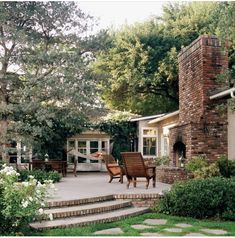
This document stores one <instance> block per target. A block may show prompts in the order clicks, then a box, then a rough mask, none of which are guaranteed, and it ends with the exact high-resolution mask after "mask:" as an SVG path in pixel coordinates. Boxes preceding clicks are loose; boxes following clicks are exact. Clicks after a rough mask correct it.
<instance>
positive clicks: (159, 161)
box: [155, 156, 170, 166]
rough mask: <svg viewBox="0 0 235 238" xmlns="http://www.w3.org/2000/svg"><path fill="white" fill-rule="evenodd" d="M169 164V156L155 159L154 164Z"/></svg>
mask: <svg viewBox="0 0 235 238" xmlns="http://www.w3.org/2000/svg"><path fill="white" fill-rule="evenodd" d="M169 163H170V157H169V156H161V157H157V158H156V159H155V164H156V165H157V166H161V165H169Z"/></svg>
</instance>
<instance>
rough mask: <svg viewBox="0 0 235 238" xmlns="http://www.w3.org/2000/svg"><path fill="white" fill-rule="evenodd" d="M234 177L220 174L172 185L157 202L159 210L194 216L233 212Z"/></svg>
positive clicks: (213, 215)
mask: <svg viewBox="0 0 235 238" xmlns="http://www.w3.org/2000/svg"><path fill="white" fill-rule="evenodd" d="M234 208H235V180H234V179H226V178H222V177H213V178H206V179H195V180H189V181H186V182H183V183H182V182H181V183H177V184H174V185H173V186H172V188H171V190H170V191H169V192H166V193H165V194H164V197H163V198H162V200H161V201H160V203H159V205H158V208H157V209H158V211H160V212H163V213H166V214H172V215H179V216H189V217H194V218H207V217H215V216H219V217H224V218H226V219H229V216H228V214H230V218H232V216H231V214H233V215H234V214H235V209H234Z"/></svg>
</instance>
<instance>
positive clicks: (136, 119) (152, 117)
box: [130, 113, 166, 122]
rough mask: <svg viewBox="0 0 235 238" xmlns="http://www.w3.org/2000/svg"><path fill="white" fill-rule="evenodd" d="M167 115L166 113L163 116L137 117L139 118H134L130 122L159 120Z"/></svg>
mask: <svg viewBox="0 0 235 238" xmlns="http://www.w3.org/2000/svg"><path fill="white" fill-rule="evenodd" d="M164 115H166V113H163V114H157V115H152V116H146V117H137V118H132V119H131V120H130V121H131V122H133V121H144V120H150V119H155V118H159V117H162V116H164Z"/></svg>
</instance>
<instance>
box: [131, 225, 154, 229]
mask: <svg viewBox="0 0 235 238" xmlns="http://www.w3.org/2000/svg"><path fill="white" fill-rule="evenodd" d="M131 227H132V228H134V229H136V230H143V229H147V228H152V227H151V226H146V225H142V224H135V225H132V226H131Z"/></svg>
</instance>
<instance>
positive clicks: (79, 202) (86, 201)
mask: <svg viewBox="0 0 235 238" xmlns="http://www.w3.org/2000/svg"><path fill="white" fill-rule="evenodd" d="M111 200H114V196H113V195H108V196H102V197H94V198H83V199H75V200H67V201H54V202H48V204H47V208H60V207H70V206H77V205H86V204H91V203H98V202H105V201H111Z"/></svg>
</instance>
